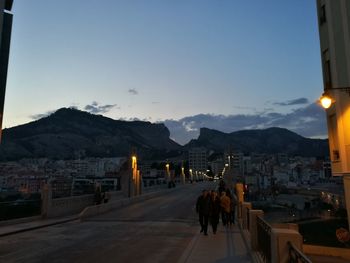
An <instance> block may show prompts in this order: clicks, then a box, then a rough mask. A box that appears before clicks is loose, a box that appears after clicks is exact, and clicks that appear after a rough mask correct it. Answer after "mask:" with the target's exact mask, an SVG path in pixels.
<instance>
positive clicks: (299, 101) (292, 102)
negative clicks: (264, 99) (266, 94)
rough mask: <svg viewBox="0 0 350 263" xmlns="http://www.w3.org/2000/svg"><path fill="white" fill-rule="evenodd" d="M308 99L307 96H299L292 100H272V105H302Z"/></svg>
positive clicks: (307, 101) (306, 102)
mask: <svg viewBox="0 0 350 263" xmlns="http://www.w3.org/2000/svg"><path fill="white" fill-rule="evenodd" d="M308 103H309V100H308V99H307V98H299V99H294V100H288V101H284V102H274V103H273V104H274V105H278V106H292V105H302V104H308Z"/></svg>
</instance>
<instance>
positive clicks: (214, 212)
mask: <svg viewBox="0 0 350 263" xmlns="http://www.w3.org/2000/svg"><path fill="white" fill-rule="evenodd" d="M220 210H221V205H220V197H219V196H218V193H217V192H215V191H212V192H211V210H210V223H211V226H212V228H213V233H214V234H216V231H217V229H218V224H219V218H220Z"/></svg>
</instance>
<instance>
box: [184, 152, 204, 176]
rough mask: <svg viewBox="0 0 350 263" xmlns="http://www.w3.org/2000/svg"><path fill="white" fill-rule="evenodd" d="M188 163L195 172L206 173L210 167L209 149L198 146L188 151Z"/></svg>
mask: <svg viewBox="0 0 350 263" xmlns="http://www.w3.org/2000/svg"><path fill="white" fill-rule="evenodd" d="M188 164H189V168H190V169H192V171H193V173H195V172H202V173H206V172H207V168H208V156H207V149H205V148H202V147H198V148H192V149H190V150H189V151H188Z"/></svg>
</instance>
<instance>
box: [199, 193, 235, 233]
mask: <svg viewBox="0 0 350 263" xmlns="http://www.w3.org/2000/svg"><path fill="white" fill-rule="evenodd" d="M236 204H237V201H236V198H235V196H233V195H232V194H231V191H230V189H228V188H226V189H224V188H223V187H219V189H218V191H215V190H212V191H208V190H207V189H204V190H203V191H202V194H201V195H200V196H199V197H198V199H197V203H196V211H197V213H198V215H199V223H200V225H201V231H200V232H201V233H202V232H203V233H204V235H208V225H209V223H210V224H211V226H212V228H213V233H214V234H216V232H217V227H218V224H219V220H220V215H221V221H222V224H223V225H224V226H230V225H232V224H234V223H235V210H236Z"/></svg>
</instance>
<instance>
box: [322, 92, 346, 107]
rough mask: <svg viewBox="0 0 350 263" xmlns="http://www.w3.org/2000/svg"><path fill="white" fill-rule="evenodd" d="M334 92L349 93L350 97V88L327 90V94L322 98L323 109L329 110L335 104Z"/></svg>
mask: <svg viewBox="0 0 350 263" xmlns="http://www.w3.org/2000/svg"><path fill="white" fill-rule="evenodd" d="M334 90H339V91H344V92H347V93H348V94H349V96H350V87H338V88H328V89H325V92H324V93H323V94H322V96H321V98H320V103H321V105H322V107H323V108H325V109H328V108H329V107H330V106H331V105H332V103H334V102H335V99H334V98H333V96H332V94H331V93H332V92H333V91H334Z"/></svg>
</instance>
